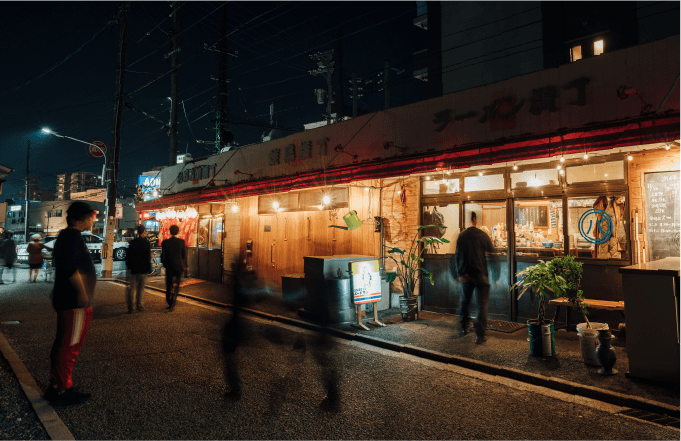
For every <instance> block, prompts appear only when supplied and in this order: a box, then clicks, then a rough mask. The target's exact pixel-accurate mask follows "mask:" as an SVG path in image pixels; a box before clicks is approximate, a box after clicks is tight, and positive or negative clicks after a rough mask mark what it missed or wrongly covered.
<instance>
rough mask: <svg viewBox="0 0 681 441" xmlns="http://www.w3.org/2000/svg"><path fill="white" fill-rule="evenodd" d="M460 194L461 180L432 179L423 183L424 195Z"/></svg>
mask: <svg viewBox="0 0 681 441" xmlns="http://www.w3.org/2000/svg"><path fill="white" fill-rule="evenodd" d="M458 192H459V179H458V178H457V179H432V178H431V179H430V180H425V181H423V194H424V195H427V194H453V193H458Z"/></svg>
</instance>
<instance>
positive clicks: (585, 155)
mask: <svg viewBox="0 0 681 441" xmlns="http://www.w3.org/2000/svg"><path fill="white" fill-rule="evenodd" d="M583 158H584V160H585V161H586V160H587V159H589V155H588V154H587V153H586V152H584V156H583Z"/></svg>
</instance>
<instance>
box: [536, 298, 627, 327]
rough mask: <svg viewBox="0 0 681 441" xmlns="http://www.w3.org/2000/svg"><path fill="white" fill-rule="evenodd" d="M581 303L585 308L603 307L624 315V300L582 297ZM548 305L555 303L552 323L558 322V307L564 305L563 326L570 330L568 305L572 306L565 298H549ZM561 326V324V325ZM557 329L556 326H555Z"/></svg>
mask: <svg viewBox="0 0 681 441" xmlns="http://www.w3.org/2000/svg"><path fill="white" fill-rule="evenodd" d="M582 303H584V304H586V305H587V308H591V309H604V310H607V311H620V312H622V315H624V302H623V301H622V302H611V301H608V300H592V299H584V300H582ZM549 305H556V306H557V308H556V315H555V316H554V317H553V323H558V314H560V308H561V307H563V306H565V327H566V328H567V329H568V330H570V310H569V309H568V307H569V306H572V305H571V304H570V302H569V301H568V299H567V298H565V297H558V298H557V299H551V300H549ZM554 326H555V325H554ZM561 328H562V326H561ZM556 329H558V327H556Z"/></svg>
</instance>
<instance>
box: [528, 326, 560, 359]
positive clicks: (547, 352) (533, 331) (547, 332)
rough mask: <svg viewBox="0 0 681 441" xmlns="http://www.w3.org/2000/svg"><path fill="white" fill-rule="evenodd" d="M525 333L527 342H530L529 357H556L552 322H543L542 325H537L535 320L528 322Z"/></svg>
mask: <svg viewBox="0 0 681 441" xmlns="http://www.w3.org/2000/svg"><path fill="white" fill-rule="evenodd" d="M527 332H528V337H527V341H529V342H530V355H533V356H535V357H552V356H554V355H556V340H555V329H554V326H553V320H550V321H546V320H545V321H544V324H543V325H540V324H539V323H537V320H528V321H527Z"/></svg>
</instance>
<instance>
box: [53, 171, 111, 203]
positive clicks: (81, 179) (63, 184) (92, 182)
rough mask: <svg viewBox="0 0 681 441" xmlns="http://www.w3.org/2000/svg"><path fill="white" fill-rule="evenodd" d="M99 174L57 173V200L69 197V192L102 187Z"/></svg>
mask: <svg viewBox="0 0 681 441" xmlns="http://www.w3.org/2000/svg"><path fill="white" fill-rule="evenodd" d="M102 188H104V186H103V185H102V184H101V175H99V174H97V173H91V172H77V173H64V174H61V175H57V200H58V201H63V200H69V199H71V193H81V192H85V191H88V190H95V189H102Z"/></svg>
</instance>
